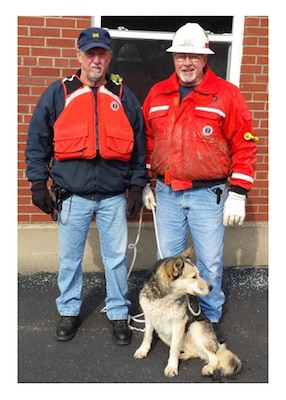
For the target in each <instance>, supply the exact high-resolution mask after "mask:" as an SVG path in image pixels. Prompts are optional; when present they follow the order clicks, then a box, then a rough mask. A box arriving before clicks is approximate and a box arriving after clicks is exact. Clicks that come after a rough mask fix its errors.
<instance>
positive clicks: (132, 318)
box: [100, 204, 163, 332]
mask: <svg viewBox="0 0 286 400" xmlns="http://www.w3.org/2000/svg"><path fill="white" fill-rule="evenodd" d="M151 209H152V214H153V221H154V229H155V237H156V243H157V249H158V254H159V256H160V258H161V259H162V258H163V256H162V252H161V248H160V244H159V239H158V230H157V223H156V212H155V207H154V206H153V205H152V204H151ZM143 210H144V206H142V207H141V210H140V215H139V222H138V230H137V236H136V239H135V242H134V243H129V245H128V249H129V250H133V257H132V261H131V264H130V267H129V270H128V274H127V279H129V277H130V274H131V272H132V271H133V268H134V265H135V262H136V258H137V244H138V242H139V240H140V236H141V230H142V217H143ZM100 312H102V313H104V312H106V306H105V307H103V308H102V309H101V310H100ZM132 322H133V323H137V324H145V319H144V313H140V314H137V315H134V316H132V315H128V326H129V328H130V329H131V330H135V331H138V332H144V331H145V328H137V327H136V326H133V325H131V323H132Z"/></svg>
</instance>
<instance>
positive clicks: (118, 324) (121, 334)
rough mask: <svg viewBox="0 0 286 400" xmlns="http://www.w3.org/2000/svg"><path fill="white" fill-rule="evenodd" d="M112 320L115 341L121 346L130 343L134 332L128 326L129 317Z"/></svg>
mask: <svg viewBox="0 0 286 400" xmlns="http://www.w3.org/2000/svg"><path fill="white" fill-rule="evenodd" d="M110 322H111V325H112V328H113V331H112V339H113V341H114V342H115V343H116V344H119V345H120V346H124V345H127V344H129V343H130V342H131V336H132V332H131V330H130V329H129V327H128V323H127V319H115V320H113V321H110Z"/></svg>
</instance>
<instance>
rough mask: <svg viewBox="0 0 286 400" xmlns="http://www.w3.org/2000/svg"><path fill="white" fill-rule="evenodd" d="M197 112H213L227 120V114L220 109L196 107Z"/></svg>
mask: <svg viewBox="0 0 286 400" xmlns="http://www.w3.org/2000/svg"><path fill="white" fill-rule="evenodd" d="M195 110H200V111H207V112H212V113H215V114H218V115H221V116H222V117H223V118H225V113H224V112H223V111H221V110H219V109H218V108H211V107H198V106H197V107H195Z"/></svg>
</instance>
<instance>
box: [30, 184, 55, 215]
mask: <svg viewBox="0 0 286 400" xmlns="http://www.w3.org/2000/svg"><path fill="white" fill-rule="evenodd" d="M31 191H32V202H33V204H34V205H35V206H36V207H38V208H40V209H41V210H42V211H44V213H46V214H51V213H52V211H53V209H54V203H53V200H52V198H51V196H50V193H49V191H48V188H47V185H46V181H36V182H33V183H32V187H31Z"/></svg>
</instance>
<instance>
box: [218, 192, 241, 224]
mask: <svg viewBox="0 0 286 400" xmlns="http://www.w3.org/2000/svg"><path fill="white" fill-rule="evenodd" d="M245 203H246V196H245V195H244V194H238V193H235V192H231V191H230V192H229V193H228V198H227V199H226V201H225V203H224V209H223V224H224V225H225V226H230V225H242V224H243V221H244V218H245Z"/></svg>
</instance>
